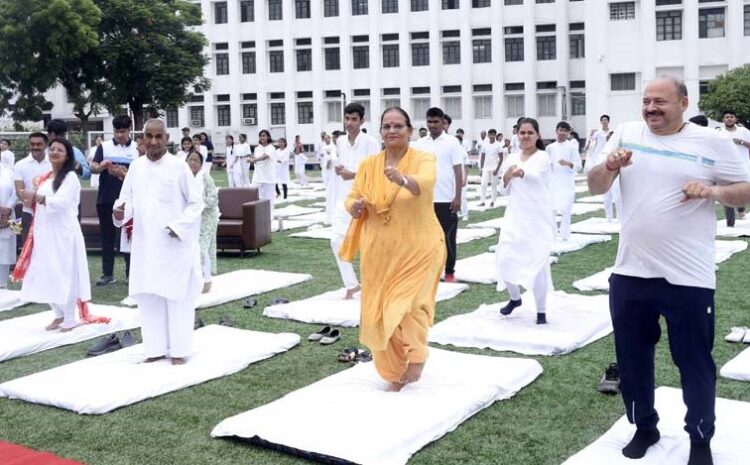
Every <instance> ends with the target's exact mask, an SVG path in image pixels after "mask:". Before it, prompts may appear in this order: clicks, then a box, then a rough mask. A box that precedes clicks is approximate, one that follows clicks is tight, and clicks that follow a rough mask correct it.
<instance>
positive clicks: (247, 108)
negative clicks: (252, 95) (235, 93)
mask: <svg viewBox="0 0 750 465" xmlns="http://www.w3.org/2000/svg"><path fill="white" fill-rule="evenodd" d="M242 117H243V118H253V119H254V120H255V121H258V104H257V103H243V104H242Z"/></svg>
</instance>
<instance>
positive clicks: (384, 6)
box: [381, 0, 398, 14]
mask: <svg viewBox="0 0 750 465" xmlns="http://www.w3.org/2000/svg"><path fill="white" fill-rule="evenodd" d="M381 10H382V12H383V13H384V14H385V13H398V0H382V3H381Z"/></svg>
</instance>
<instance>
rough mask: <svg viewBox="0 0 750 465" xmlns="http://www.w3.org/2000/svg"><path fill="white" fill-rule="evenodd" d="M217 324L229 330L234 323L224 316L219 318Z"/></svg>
mask: <svg viewBox="0 0 750 465" xmlns="http://www.w3.org/2000/svg"><path fill="white" fill-rule="evenodd" d="M219 324H220V325H222V326H229V327H230V328H234V321H232V319H231V318H229V317H228V316H226V315H223V316H220V317H219Z"/></svg>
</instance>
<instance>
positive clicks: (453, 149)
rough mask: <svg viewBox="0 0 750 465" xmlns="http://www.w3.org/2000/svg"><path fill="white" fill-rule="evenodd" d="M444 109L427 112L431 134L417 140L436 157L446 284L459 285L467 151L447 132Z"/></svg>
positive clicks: (436, 195) (437, 208)
mask: <svg viewBox="0 0 750 465" xmlns="http://www.w3.org/2000/svg"><path fill="white" fill-rule="evenodd" d="M443 115H444V113H443V110H441V109H440V108H437V107H433V108H430V109H429V110H427V117H426V120H427V130H428V131H429V134H428V135H427V136H426V137H423V138H421V139H419V141H417V144H416V148H417V149H418V150H421V151H423V152H428V153H434V154H435V157H436V162H437V163H436V171H437V173H436V174H437V175H436V178H435V189H434V200H433V201H434V204H435V215H436V216H437V218H438V221H440V226H442V228H443V232H444V233H445V246H446V248H447V249H448V259H447V260H446V262H445V278H444V279H445V282H455V281H456V278H455V276H453V273H455V271H456V270H455V268H456V233H457V231H458V214H457V213H458V212H459V211H460V210H461V184H462V182H461V180H462V177H463V168H462V166H463V163H464V161H463V159H464V157H463V150H462V149H461V145H460V144H459V143H458V139H456V138H455V137H453V136H451V135H449V134H446V132H445V131H444V130H443V127H444V126H443V124H444V123H443Z"/></svg>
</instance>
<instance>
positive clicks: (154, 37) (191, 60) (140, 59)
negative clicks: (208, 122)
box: [93, 0, 209, 129]
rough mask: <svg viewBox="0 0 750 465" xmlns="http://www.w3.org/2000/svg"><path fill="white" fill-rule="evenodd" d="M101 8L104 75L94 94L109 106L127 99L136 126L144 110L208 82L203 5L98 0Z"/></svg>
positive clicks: (177, 100)
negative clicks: (201, 7)
mask: <svg viewBox="0 0 750 465" xmlns="http://www.w3.org/2000/svg"><path fill="white" fill-rule="evenodd" d="M95 2H96V4H97V5H98V6H99V8H100V9H101V11H102V13H103V14H102V21H101V25H100V35H99V40H100V43H99V48H98V49H97V54H98V55H99V57H100V60H99V61H98V62H99V63H101V64H102V68H103V71H102V75H103V76H104V80H102V81H101V82H100V83H99V84H100V86H99V87H98V88H96V89H93V92H94V94H95V95H94V96H95V98H94V100H95V101H100V102H103V103H104V104H105V105H106V106H107V108H108V109H109V110H110V112H112V113H115V112H116V111H117V109H118V108H122V106H123V105H126V106H127V107H128V108H129V109H130V111H131V112H132V113H133V116H134V123H135V127H136V129H140V128H142V127H143V121H144V113H145V112H149V113H153V112H156V111H160V110H165V109H167V108H171V107H179V106H182V105H184V104H185V103H187V101H188V98H189V96H190V94H191V93H192V92H203V91H204V90H205V89H207V88H208V86H209V81H208V79H206V78H204V77H203V68H204V66H205V65H206V64H207V63H208V58H207V57H206V56H205V55H204V54H203V47H204V46H205V45H206V39H205V37H204V36H203V34H202V33H200V32H197V31H195V30H193V28H194V27H196V26H200V25H201V24H202V20H201V11H200V5H199V4H194V3H191V2H188V1H185V0H95Z"/></svg>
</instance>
